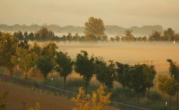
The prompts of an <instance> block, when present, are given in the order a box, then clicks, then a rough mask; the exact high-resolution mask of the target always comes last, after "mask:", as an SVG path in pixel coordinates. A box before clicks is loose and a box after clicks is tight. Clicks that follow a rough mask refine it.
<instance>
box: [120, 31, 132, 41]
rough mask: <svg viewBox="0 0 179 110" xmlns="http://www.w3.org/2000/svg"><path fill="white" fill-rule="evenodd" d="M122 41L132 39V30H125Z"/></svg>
mask: <svg viewBox="0 0 179 110" xmlns="http://www.w3.org/2000/svg"><path fill="white" fill-rule="evenodd" d="M122 40H124V41H134V36H133V34H132V30H130V29H127V30H125V36H123V37H122Z"/></svg>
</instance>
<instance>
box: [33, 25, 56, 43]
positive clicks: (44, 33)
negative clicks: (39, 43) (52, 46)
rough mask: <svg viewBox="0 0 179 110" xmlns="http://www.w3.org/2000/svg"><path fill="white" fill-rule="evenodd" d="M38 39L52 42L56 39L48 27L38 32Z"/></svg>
mask: <svg viewBox="0 0 179 110" xmlns="http://www.w3.org/2000/svg"><path fill="white" fill-rule="evenodd" d="M36 37H37V39H39V40H50V39H52V38H54V37H55V35H54V32H52V31H50V30H48V29H47V28H46V27H44V26H43V27H41V28H40V30H38V31H37V32H36Z"/></svg>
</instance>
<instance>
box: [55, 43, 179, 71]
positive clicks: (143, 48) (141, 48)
mask: <svg viewBox="0 0 179 110" xmlns="http://www.w3.org/2000/svg"><path fill="white" fill-rule="evenodd" d="M57 45H58V47H59V49H58V50H60V51H63V52H67V53H68V54H69V56H71V57H72V58H73V59H75V57H76V55H77V53H80V51H81V50H85V51H87V52H88V54H89V55H94V56H101V57H103V58H104V60H105V61H109V60H113V61H114V62H121V63H127V64H136V63H144V62H145V63H147V62H148V63H149V64H151V63H152V64H153V65H155V68H156V70H157V73H166V72H168V68H169V64H168V62H167V61H166V60H167V59H172V60H173V61H174V62H178V63H179V43H176V44H173V43H172V42H115V43H111V42H108V43H87V44H86V43H71V42H70V43H69V42H67V43H63V42H60V43H57Z"/></svg>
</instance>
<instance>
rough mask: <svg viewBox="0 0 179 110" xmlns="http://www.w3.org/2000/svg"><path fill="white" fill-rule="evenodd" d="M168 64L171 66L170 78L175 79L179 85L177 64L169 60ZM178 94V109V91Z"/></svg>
mask: <svg viewBox="0 0 179 110" xmlns="http://www.w3.org/2000/svg"><path fill="white" fill-rule="evenodd" d="M167 62H168V63H169V64H170V67H169V72H170V76H171V77H173V78H174V80H175V81H176V82H177V83H179V67H177V65H176V63H174V62H173V61H172V60H171V59H167ZM178 89H179V88H178ZM176 94H177V99H176V100H177V109H178V91H177V93H176Z"/></svg>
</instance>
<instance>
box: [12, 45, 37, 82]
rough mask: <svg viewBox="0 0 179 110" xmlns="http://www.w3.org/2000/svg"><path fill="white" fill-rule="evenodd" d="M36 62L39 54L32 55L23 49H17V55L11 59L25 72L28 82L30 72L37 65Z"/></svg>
mask: <svg viewBox="0 0 179 110" xmlns="http://www.w3.org/2000/svg"><path fill="white" fill-rule="evenodd" d="M36 60H37V54H34V53H31V52H30V51H29V49H25V48H21V47H17V48H16V55H15V56H13V57H12V59H11V61H12V62H13V63H14V64H17V65H18V66H19V67H20V68H21V69H22V70H23V71H24V74H25V79H26V81H27V76H28V72H29V70H30V69H32V68H33V67H34V66H35V65H36V64H35V61H36Z"/></svg>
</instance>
